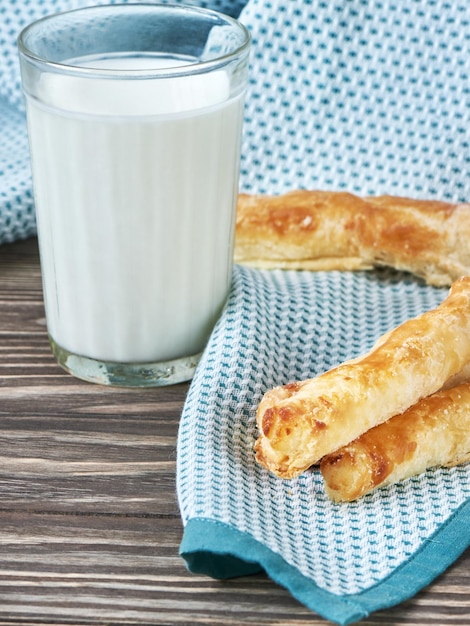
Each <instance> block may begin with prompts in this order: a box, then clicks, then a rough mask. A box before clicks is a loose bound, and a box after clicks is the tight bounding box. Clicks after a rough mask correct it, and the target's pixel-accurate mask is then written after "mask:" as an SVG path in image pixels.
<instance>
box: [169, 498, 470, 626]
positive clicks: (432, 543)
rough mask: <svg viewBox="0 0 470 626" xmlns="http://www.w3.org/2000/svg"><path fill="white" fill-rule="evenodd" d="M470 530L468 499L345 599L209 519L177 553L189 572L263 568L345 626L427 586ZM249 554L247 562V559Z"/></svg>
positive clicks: (190, 527) (219, 574) (467, 540)
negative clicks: (387, 570)
mask: <svg viewBox="0 0 470 626" xmlns="http://www.w3.org/2000/svg"><path fill="white" fill-rule="evenodd" d="M469 526H470V500H468V501H467V502H465V503H464V504H462V505H461V507H460V508H458V509H457V510H456V511H455V512H454V514H453V515H452V516H451V517H450V518H449V519H448V520H447V521H446V522H445V523H444V524H443V525H442V526H441V527H440V528H439V529H438V530H437V531H436V532H435V533H434V534H433V535H432V536H431V537H429V538H428V539H427V540H426V541H425V542H424V543H423V545H422V547H421V549H420V550H418V551H417V552H415V553H414V554H413V555H412V556H411V557H410V558H409V559H408V560H407V561H406V562H404V563H403V564H402V565H401V566H400V567H399V568H397V569H396V570H394V571H393V572H392V573H391V574H390V575H389V576H388V577H387V578H385V579H384V580H381V581H380V582H378V583H377V584H376V585H374V586H373V587H370V588H369V589H366V590H364V591H362V592H360V593H357V594H352V595H347V596H338V595H335V594H332V593H330V592H328V591H326V590H324V589H321V588H320V587H318V586H317V585H316V584H315V583H314V582H313V581H312V580H310V579H308V578H307V577H305V576H303V575H302V574H301V573H300V572H299V571H298V570H297V569H296V568H295V567H293V566H291V565H289V564H288V563H286V561H284V559H283V558H282V557H281V556H279V555H278V554H275V553H274V552H272V551H271V550H270V549H269V548H267V547H266V546H264V545H263V544H261V543H259V542H258V541H257V540H256V539H254V537H252V536H251V535H249V534H248V533H243V532H241V531H239V530H238V529H236V528H234V527H232V526H229V525H228V524H225V523H223V522H220V521H217V520H213V519H206V518H193V519H190V520H189V521H188V523H187V524H186V527H185V529H184V534H183V539H182V542H181V546H180V555H181V556H182V557H183V559H184V560H185V562H186V565H187V567H188V569H189V570H190V571H191V572H193V573H195V574H206V575H208V576H211V577H212V578H218V579H226V578H233V577H236V576H245V575H250V574H255V573H257V572H260V571H262V570H264V571H265V572H266V573H267V575H268V576H270V578H272V579H273V580H274V581H275V582H276V583H278V584H280V585H282V586H283V587H285V588H286V589H288V590H289V591H290V593H291V594H292V595H293V596H294V597H295V598H297V600H299V602H301V603H302V604H304V605H305V606H307V607H308V608H309V609H311V610H312V611H315V612H316V613H318V614H319V615H321V616H322V617H325V618H326V619H329V620H331V621H333V622H336V623H337V624H340V625H341V626H345V625H346V624H352V623H354V622H357V621H359V620H361V619H363V618H365V617H367V616H368V615H369V614H370V613H372V612H374V611H378V610H380V609H385V608H388V607H391V606H395V605H397V604H400V603H401V602H403V601H404V600H407V599H408V598H411V597H412V596H414V595H415V594H416V593H417V592H418V591H420V590H421V589H423V588H424V587H425V586H426V585H428V584H429V583H431V582H432V581H433V580H434V579H435V578H436V577H437V576H439V574H441V573H442V572H444V571H445V570H446V568H447V567H449V566H450V565H451V564H452V563H453V562H454V561H455V560H456V559H457V558H458V557H459V556H460V555H461V554H462V553H463V552H464V551H465V550H466V548H468V546H469V545H470V534H469V532H468V529H469ZM247 555H251V558H250V559H247Z"/></svg>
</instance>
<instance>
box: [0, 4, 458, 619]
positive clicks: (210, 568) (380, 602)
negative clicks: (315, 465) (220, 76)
mask: <svg viewBox="0 0 470 626" xmlns="http://www.w3.org/2000/svg"><path fill="white" fill-rule="evenodd" d="M167 1H168V0H167ZM103 3H105V2H103V0H31V1H30V2H22V1H21V0H2V1H1V2H0V53H1V54H0V243H4V242H7V241H13V240H15V239H20V238H24V237H28V236H30V235H33V234H34V233H35V228H36V227H35V219H34V207H33V200H32V192H31V176H30V167H29V156H28V149H27V135H26V123H25V118H24V108H23V104H22V97H21V90H20V82H19V66H18V59H17V50H16V37H17V35H18V33H19V31H20V30H21V28H22V27H23V26H25V25H26V24H27V23H29V22H31V21H33V20H34V19H36V18H38V17H40V16H42V15H45V14H46V13H51V12H55V11H59V10H65V9H70V8H77V7H81V6H87V5H90V4H103ZM192 4H199V5H204V6H209V7H212V8H216V9H219V10H222V11H226V12H229V13H232V14H233V15H238V14H239V12H240V10H241V13H240V20H241V21H242V22H243V23H244V24H245V25H246V26H247V27H248V28H249V30H250V31H251V33H252V37H253V49H252V56H251V75H250V84H249V88H248V92H247V103H246V114H245V127H244V140H243V146H242V164H241V179H240V186H241V189H242V190H243V191H247V192H259V193H282V192H284V191H287V190H290V189H296V188H310V189H314V188H318V189H331V190H347V191H350V192H353V193H357V194H363V195H367V194H383V193H390V194H395V195H400V194H401V195H407V196H410V197H416V198H436V199H441V200H449V201H468V200H469V199H470V80H469V78H470V77H469V62H468V60H469V59H470V3H469V2H467V0H455V1H454V2H449V1H448V0H409V1H407V2H401V1H400V0H310V1H309V0H296V1H295V2H294V1H289V2H286V1H285V0H249V1H248V2H246V0H245V1H244V0H207V2H203V1H200V2H197V1H196V2H192ZM242 7H243V8H242ZM444 295H445V293H444V291H443V290H441V289H436V288H432V287H427V286H424V285H423V284H422V283H420V282H419V281H418V280H415V279H412V278H410V277H406V276H402V275H400V274H396V273H393V272H387V271H382V272H371V273H357V274H350V273H343V274H341V273H334V272H332V273H317V274H311V273H306V272H298V273H295V272H277V271H274V272H267V271H256V270H249V269H246V268H242V267H237V268H236V269H235V272H234V283H233V290H232V293H231V297H230V300H229V302H228V305H227V308H226V310H225V312H224V314H223V315H222V317H221V319H220V321H219V324H218V326H217V328H216V330H215V332H214V334H213V336H212V338H211V340H210V342H209V345H208V347H207V350H206V352H205V355H204V358H203V360H202V361H201V364H200V366H199V368H198V371H197V373H196V376H195V379H194V381H193V383H192V385H191V389H190V393H189V396H188V400H187V404H186V406H185V409H184V413H183V416H182V422H181V430H180V436H179V443H178V494H179V498H180V505H181V513H182V517H183V522H184V524H185V532H184V538H183V543H182V546H181V552H182V555H183V556H184V558H185V559H186V561H187V563H188V566H189V567H190V568H191V569H193V570H194V571H204V572H206V573H208V574H210V575H214V576H222V577H224V576H233V575H237V574H241V573H249V572H252V571H257V570H258V569H259V568H260V567H261V568H264V569H265V570H266V571H267V572H268V573H269V574H270V575H271V576H272V577H273V578H274V579H275V580H277V581H278V582H280V583H281V584H283V585H285V586H286V587H287V588H288V589H290V590H291V592H292V593H293V595H295V596H296V597H297V598H298V599H299V600H301V601H302V602H304V603H305V604H306V605H307V606H309V607H310V608H312V610H315V611H317V612H319V613H321V614H322V615H325V616H326V617H328V618H329V619H331V620H334V621H337V622H338V623H349V622H352V621H355V620H357V619H360V618H361V617H363V616H364V615H367V614H368V613H369V612H370V611H373V610H376V609H378V608H381V607H385V606H390V605H392V604H396V603H398V602H400V601H402V600H403V599H405V598H407V597H409V596H410V595H411V594H413V593H415V592H416V591H418V590H419V589H420V588H421V587H422V586H423V585H425V584H426V583H427V582H428V581H430V580H432V579H433V578H434V577H435V576H436V575H437V574H438V573H439V572H440V571H442V570H443V569H444V568H445V567H447V565H449V564H450V563H451V562H452V561H453V560H454V559H455V558H456V557H457V556H458V554H460V553H461V552H462V550H464V549H465V547H466V546H467V545H468V543H469V537H470V531H469V528H470V526H469V504H468V502H469V500H468V496H469V493H468V489H469V488H468V485H469V483H470V481H469V478H470V476H469V469H468V467H461V468H454V469H452V470H435V471H430V472H428V473H427V474H426V475H425V476H422V477H418V478H416V479H411V480H409V481H406V482H405V483H402V484H400V485H398V486H395V487H390V488H388V489H387V490H382V491H380V492H377V493H375V494H373V495H371V496H368V497H367V498H365V499H364V500H361V501H359V502H357V503H352V504H348V505H333V504H331V503H330V502H329V501H328V500H327V499H326V497H325V495H324V493H323V490H322V486H321V482H320V480H319V477H318V475H317V473H316V472H315V471H313V472H309V473H306V474H304V475H303V476H301V477H300V478H298V479H295V480H294V481H290V482H286V481H280V480H279V479H276V478H274V477H272V476H270V475H268V473H267V472H266V471H264V470H263V469H262V468H259V467H257V466H256V465H255V463H254V457H253V450H252V445H253V443H254V437H255V425H254V410H255V406H256V403H257V401H258V400H259V398H260V397H261V394H262V393H263V392H264V391H265V390H266V389H267V388H269V387H270V386H272V385H274V384H278V383H285V382H287V381H289V380H292V379H296V378H302V377H305V376H309V375H315V374H317V373H319V372H320V371H323V370H324V369H327V368H328V367H330V366H331V365H334V364H336V363H338V362H339V361H342V360H344V359H345V358H348V357H350V356H352V355H354V354H358V353H359V352H362V351H364V350H365V349H367V348H368V347H370V345H371V344H372V342H373V341H374V340H375V339H376V337H377V336H378V335H379V334H381V333H382V332H383V331H385V330H387V329H388V328H390V327H391V326H393V325H396V324H397V323H400V322H401V321H403V320H404V319H406V318H407V317H410V316H412V315H415V314H417V313H419V312H421V311H422V310H425V309H428V308H431V307H432V306H435V305H436V304H437V303H438V302H439V301H440V300H441V299H442V298H443V297H444ZM208 531H210V532H208Z"/></svg>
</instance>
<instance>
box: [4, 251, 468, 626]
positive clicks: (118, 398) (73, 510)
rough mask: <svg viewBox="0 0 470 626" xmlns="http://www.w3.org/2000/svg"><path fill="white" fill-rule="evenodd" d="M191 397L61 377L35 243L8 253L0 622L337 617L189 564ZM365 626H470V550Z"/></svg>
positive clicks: (290, 621)
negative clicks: (181, 464)
mask: <svg viewBox="0 0 470 626" xmlns="http://www.w3.org/2000/svg"><path fill="white" fill-rule="evenodd" d="M187 389H188V385H187V384H182V385H176V386H173V387H165V388H157V389H151V390H145V391H138V390H137V391H134V390H124V389H115V388H114V389H111V388H107V387H100V386H97V385H92V384H89V383H84V382H80V381H78V380H76V379H74V378H73V377H71V376H69V375H68V374H66V373H65V372H63V371H62V370H61V369H60V368H59V367H58V366H57V365H56V364H55V362H54V359H53V357H52V355H51V352H50V349H49V344H48V341H47V336H46V327H45V321H44V310H43V303H42V292H41V277H40V268H39V260H38V253H37V242H36V240H35V239H30V240H27V241H20V242H16V243H13V244H7V245H3V246H0V624H2V625H3V624H9V625H14V624H105V623H106V624H178V625H184V624H188V625H196V624H205V625H214V626H217V625H218V624H224V625H230V624H260V625H261V624H273V625H274V624H275V625H278V626H280V625H283V626H286V625H292V626H296V625H300V624H305V625H309V626H316V625H320V624H327V623H328V622H327V621H325V620H323V619H321V618H320V617H318V616H317V615H316V614H314V613H312V612H311V611H309V610H308V609H307V608H305V607H304V606H302V605H301V604H299V603H298V602H297V601H296V600H294V599H293V598H292V597H291V596H290V594H289V593H288V592H287V591H286V590H284V589H283V588H281V587H279V586H277V585H276V584H274V583H273V582H272V581H270V580H269V579H268V578H267V577H266V576H263V575H256V576H247V577H243V578H238V579H234V580H230V581H225V582H219V581H214V580H212V579H210V578H206V577H203V576H196V575H194V574H190V573H189V572H188V571H187V570H186V568H185V565H184V562H183V561H182V560H181V558H180V557H179V556H178V547H179V543H180V540H181V535H182V525H181V521H180V516H179V511H178V504H177V500H176V495H175V458H176V435H177V429H178V420H179V416H180V413H181V409H182V406H183V402H184V399H185V395H186V392H187ZM361 624H363V625H364V626H371V625H373V624H396V625H398V624H420V625H430V624H438V625H440V626H442V625H446V624H460V625H463V624H465V625H469V624H470V553H469V552H467V553H466V554H464V555H463V556H462V557H461V558H460V560H459V561H458V562H457V563H455V564H454V566H452V567H451V568H450V569H448V570H447V572H446V573H445V574H443V575H442V576H441V577H440V578H439V579H438V580H437V581H435V582H434V584H432V585H431V586H430V587H428V588H427V589H425V590H423V591H422V592H421V593H419V594H418V595H417V596H415V597H414V598H413V599H411V600H409V601H407V602H405V603H404V604H402V605H400V606H398V607H395V608H393V609H390V610H387V611H381V612H378V613H375V614H374V615H372V616H371V617H370V618H369V619H367V620H364V621H362V622H361Z"/></svg>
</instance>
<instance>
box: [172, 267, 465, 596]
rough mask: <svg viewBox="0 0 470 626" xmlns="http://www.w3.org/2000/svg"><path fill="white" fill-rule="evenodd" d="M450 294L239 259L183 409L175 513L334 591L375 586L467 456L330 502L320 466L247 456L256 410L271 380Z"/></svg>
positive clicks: (425, 532) (334, 354)
mask: <svg viewBox="0 0 470 626" xmlns="http://www.w3.org/2000/svg"><path fill="white" fill-rule="evenodd" d="M446 293H447V290H444V289H437V288H432V287H428V286H425V285H423V284H422V283H421V282H419V281H418V280H415V279H413V278H412V277H409V276H406V275H402V274H400V273H395V272H393V271H391V270H386V269H384V270H381V271H377V272H373V273H341V272H329V273H325V272H319V273H309V272H282V271H271V272H268V271H262V270H253V269H249V268H244V267H241V266H237V267H236V268H235V273H234V283H233V288H232V292H231V295H230V298H229V301H228V303H227V307H226V309H225V311H224V313H223V315H222V317H221V319H220V321H219V323H218V325H217V327H216V329H215V331H214V333H213V335H212V338H211V340H210V342H209V345H208V347H207V349H206V351H205V353H204V355H203V358H202V361H201V363H200V366H199V367H198V370H197V372H196V376H195V378H194V380H193V383H192V385H191V388H190V390H189V394H188V397H187V401H186V405H185V408H184V411H183V415H182V419H181V425H180V432H179V440H178V463H177V472H178V476H177V484H178V497H179V503H180V508H181V513H182V518H183V522H184V523H185V524H186V523H187V522H188V521H189V520H191V519H195V518H199V519H209V520H213V521H216V522H222V523H224V524H227V525H228V526H230V527H231V528H236V529H237V530H239V531H241V532H244V533H248V534H249V535H251V536H252V537H253V538H254V539H255V540H256V541H258V542H260V543H261V544H263V545H264V546H266V547H268V548H269V549H270V550H271V551H273V552H274V553H276V554H278V555H280V556H282V558H283V559H284V560H285V562H286V563H288V564H290V565H291V566H293V567H295V568H297V570H298V571H299V572H301V573H302V574H303V575H304V576H306V577H307V579H309V580H310V581H311V582H312V584H315V585H317V586H318V587H320V588H322V589H325V590H327V591H329V592H331V593H333V594H337V595H345V594H346V595H347V594H355V593H360V592H361V591H363V590H365V589H369V588H371V587H372V586H373V585H375V584H376V583H378V582H380V581H382V580H384V579H385V578H386V577H387V576H388V575H389V574H390V573H391V572H393V571H395V570H396V569H397V568H399V567H400V565H402V564H403V563H404V562H406V561H407V560H408V559H409V558H410V557H411V556H412V555H413V554H415V553H416V552H417V551H419V550H420V547H422V546H423V544H424V543H425V542H426V541H427V540H428V539H429V537H431V535H433V534H434V533H435V532H436V531H438V529H439V528H440V527H441V525H443V524H445V523H446V521H448V520H449V518H450V517H451V516H452V514H453V513H454V512H455V511H456V510H457V509H458V508H459V507H460V506H461V505H462V504H463V503H464V502H465V501H466V500H467V499H468V498H469V496H470V466H468V465H466V466H462V467H457V468H452V469H436V470H432V471H428V472H426V474H424V475H421V476H417V477H414V478H411V479H409V480H406V481H403V482H401V483H399V484H397V485H393V486H390V487H387V488H383V489H381V490H378V491H376V492H375V493H372V494H370V495H368V496H366V497H365V498H363V499H361V500H359V501H357V502H353V503H350V504H347V505H344V504H334V503H332V502H331V501H330V500H329V499H328V497H327V496H326V494H325V492H324V489H323V483H322V479H321V476H320V474H319V472H318V470H315V469H314V470H311V471H309V472H306V473H304V474H303V475H301V476H300V477H298V478H296V479H293V480H290V481H287V480H286V481H284V480H280V479H278V478H276V477H274V476H272V475H271V474H270V473H268V472H267V471H266V470H265V469H263V468H262V467H260V466H259V465H258V464H257V463H256V462H255V460H254V453H253V445H254V442H255V440H256V437H257V429H256V423H255V412H256V407H257V404H258V402H259V400H260V398H261V396H262V394H263V393H264V392H265V391H266V390H268V389H270V388H272V387H273V386H275V385H278V384H284V383H286V382H289V381H293V380H299V379H303V378H308V377H311V376H316V375H318V374H320V373H321V372H323V371H325V370H327V369H329V368H330V367H333V366H335V365H337V364H338V363H340V362H342V361H343V360H345V359H347V358H352V357H354V356H357V355H358V354H361V353H364V352H366V351H367V350H369V349H370V348H371V347H372V345H373V344H374V343H375V341H376V340H377V338H378V337H379V336H380V335H381V334H383V333H384V332H386V331H388V330H389V329H391V328H393V327H395V326H397V325H398V324H400V323H402V322H403V321H405V320H406V319H409V318H410V317H414V316H416V315H419V314H420V313H422V312H423V311H426V310H429V309H431V308H434V307H435V306H437V305H438V304H439V303H440V302H441V301H442V299H443V298H444V297H445V295H446ZM436 541H437V539H436ZM246 556H247V559H248V560H249V559H250V555H249V554H247V555H246Z"/></svg>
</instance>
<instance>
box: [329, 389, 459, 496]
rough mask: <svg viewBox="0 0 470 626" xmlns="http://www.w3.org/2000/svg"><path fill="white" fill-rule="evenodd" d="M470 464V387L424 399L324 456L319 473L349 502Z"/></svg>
mask: <svg viewBox="0 0 470 626" xmlns="http://www.w3.org/2000/svg"><path fill="white" fill-rule="evenodd" d="M467 461H470V383H468V382H467V383H464V384H462V385H459V386H457V387H453V388H452V389H446V390H443V391H440V392H437V393H435V394H433V395H431V396H428V397H427V398H424V399H423V400H421V401H420V402H418V403H417V404H415V405H414V406H412V407H410V408H409V409H407V410H406V411H405V412H404V413H402V414H401V415H397V416H395V417H392V418H391V419H389V420H388V421H387V422H385V423H383V424H380V425H379V426H376V427H375V428H372V429H371V430H369V431H367V432H366V433H364V434H363V435H361V436H360V437H359V438H358V439H356V440H355V441H353V442H352V443H349V444H347V445H346V446H344V447H342V448H340V449H339V450H337V451H336V452H334V453H332V454H329V455H327V456H325V457H324V458H323V459H322V461H321V463H320V470H321V473H322V475H323V478H324V481H325V490H326V492H327V494H328V496H329V497H330V498H331V499H332V500H334V501H335V502H344V501H346V502H350V501H351V500H355V499H357V498H360V497H361V496H364V495H365V494H367V493H370V492H371V491H373V490H374V489H376V488H378V487H383V486H385V485H390V484H392V483H395V482H398V481H400V480H403V479H405V478H409V477H410V476H415V475H417V474H420V473H422V472H424V471H426V470H427V469H429V468H432V467H438V466H448V467H451V466H454V465H460V464H462V463H465V462H467Z"/></svg>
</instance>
